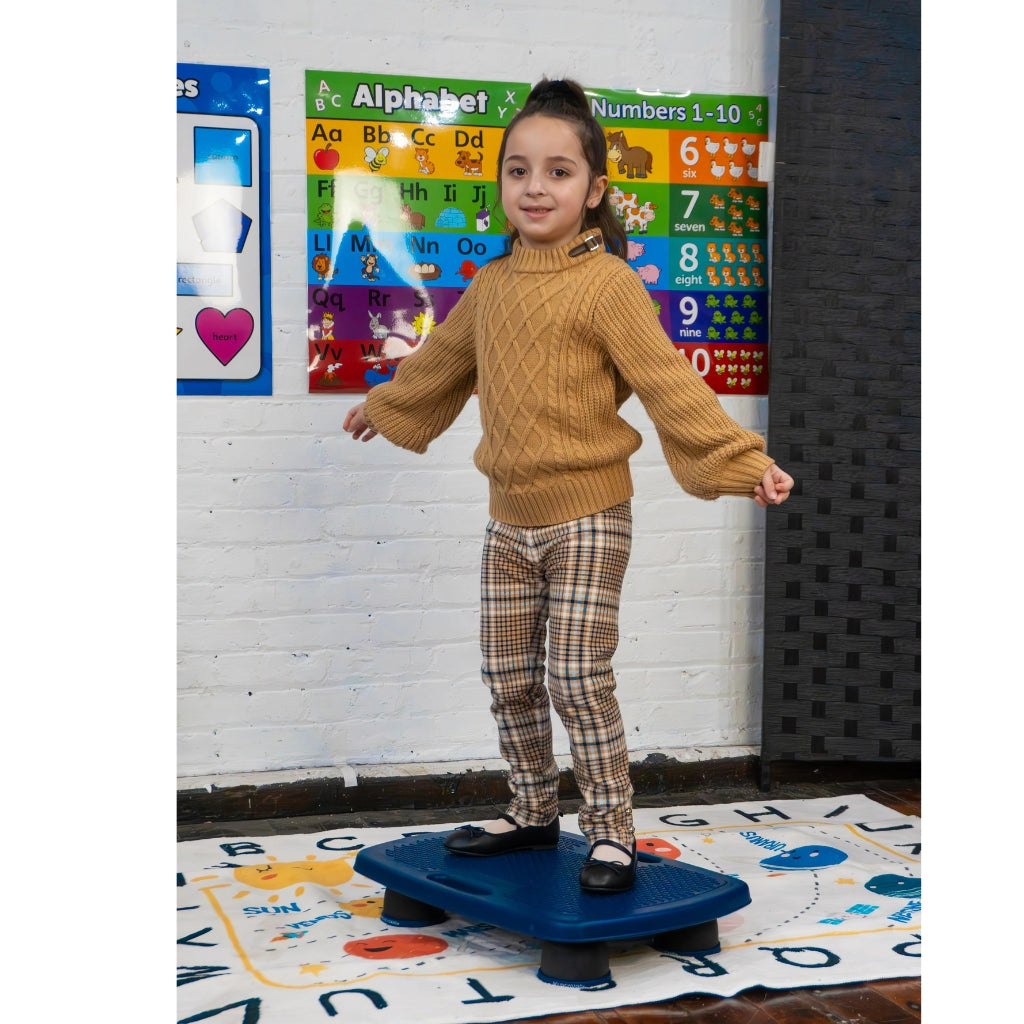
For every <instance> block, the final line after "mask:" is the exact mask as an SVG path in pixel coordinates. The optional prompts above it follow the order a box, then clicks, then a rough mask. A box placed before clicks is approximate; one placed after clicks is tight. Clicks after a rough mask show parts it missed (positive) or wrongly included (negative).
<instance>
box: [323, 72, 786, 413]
mask: <svg viewBox="0 0 1024 1024" xmlns="http://www.w3.org/2000/svg"><path fill="white" fill-rule="evenodd" d="M529 91H530V84H529V83H525V82H481V81H474V80H466V79H453V78H447V77H443V76H440V77H436V78H425V77H419V78H417V77H412V76H400V75H380V74H374V73H357V72H338V71H309V70H307V72H306V168H307V214H308V219H307V232H308V246H307V257H308V260H307V264H308V266H307V272H308V281H307V286H308V292H309V301H308V325H307V338H308V350H309V390H310V392H321V393H322V392H330V391H339V392H353V391H357V392H360V391H361V392H365V391H367V390H369V388H371V387H373V386H374V385H376V384H379V383H381V382H383V381H386V380H390V379H391V377H392V376H393V375H394V373H395V369H396V368H397V366H398V363H399V361H400V360H401V359H402V358H403V357H404V356H406V355H408V354H409V353H410V352H412V351H414V350H415V349H416V348H417V347H418V346H419V345H420V344H422V342H423V341H425V340H426V338H427V337H428V336H429V334H430V331H431V330H432V329H433V327H434V325H435V324H436V323H439V322H441V321H442V320H443V319H444V318H445V316H447V314H448V312H449V311H450V310H451V309H452V307H453V306H454V305H455V303H456V302H457V301H458V298H459V296H460V295H461V294H462V292H463V291H464V290H465V288H466V286H467V285H468V283H469V282H470V281H471V280H472V278H473V275H474V274H475V273H476V272H477V270H478V269H479V268H480V267H481V266H482V265H483V264H484V263H486V262H487V261H488V260H490V259H492V258H493V257H494V256H497V255H499V254H501V253H502V252H504V251H505V241H506V234H505V224H504V217H503V214H502V211H501V209H500V207H498V208H496V206H495V174H496V167H495V163H496V160H497V154H498V148H499V146H500V144H501V136H502V133H503V131H504V127H505V125H507V124H508V122H509V121H510V120H511V118H512V117H513V116H514V115H515V113H516V111H517V110H518V109H520V107H521V106H522V105H523V103H524V102H525V100H526V96H527V95H528V93H529ZM586 92H587V96H588V98H589V100H590V104H591V109H592V111H593V113H594V116H595V117H596V118H597V120H598V122H599V123H600V124H601V126H602V127H603V128H604V130H605V137H606V140H607V144H608V165H607V166H608V175H609V197H610V201H611V203H612V204H613V207H614V209H615V211H616V213H617V214H618V216H619V217H620V218H621V219H622V222H623V227H624V229H625V232H626V237H627V240H628V253H627V255H628V261H629V265H630V266H631V267H633V269H634V270H635V271H636V272H637V274H638V275H639V276H640V279H641V280H642V281H643V283H644V285H645V287H646V288H647V291H648V293H649V295H650V298H651V302H652V303H653V304H654V307H655V309H656V310H657V312H658V316H659V318H660V320H661V323H662V326H663V327H664V329H665V332H666V334H667V335H668V336H669V338H670V339H671V340H672V342H673V343H674V344H675V346H676V347H677V348H678V349H679V350H680V351H681V352H682V353H684V354H685V355H686V356H687V357H688V358H689V359H690V360H691V362H692V364H693V366H694V368H695V369H696V371H697V372H698V373H699V374H700V375H701V376H702V377H703V378H704V380H705V381H706V382H707V383H708V384H709V385H710V387H711V388H712V389H713V390H714V391H715V392H716V393H718V394H749V395H764V394H767V393H768V355H767V349H768V340H769V339H768V260H767V257H768V247H767V238H768V224H767V214H768V203H767V185H766V182H765V180H763V179H767V178H768V177H770V174H769V173H768V171H767V165H766V171H765V173H764V174H762V175H761V176H759V174H758V163H759V160H760V159H761V155H762V153H763V152H764V153H767V152H769V151H770V149H769V148H768V147H765V149H764V150H762V143H766V142H767V141H768V135H767V130H768V129H767V125H768V100H767V97H764V96H717V95H703V94H691V93H686V94H677V95H670V94H662V93H659V94H656V95H652V94H650V93H641V92H639V91H637V92H628V91H618V90H606V89H587V90H586Z"/></svg>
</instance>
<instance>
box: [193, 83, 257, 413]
mask: <svg viewBox="0 0 1024 1024" xmlns="http://www.w3.org/2000/svg"><path fill="white" fill-rule="evenodd" d="M177 97H178V116H177V122H178V259H177V295H178V324H177V344H178V394H179V395H269V394H271V375H272V366H271V359H270V338H271V322H270V256H269V253H270V203H269V195H270V154H269V149H270V75H269V72H268V71H267V70H265V69H263V68H242V67H225V66H220V65H214V64H179V65H178V85H177Z"/></svg>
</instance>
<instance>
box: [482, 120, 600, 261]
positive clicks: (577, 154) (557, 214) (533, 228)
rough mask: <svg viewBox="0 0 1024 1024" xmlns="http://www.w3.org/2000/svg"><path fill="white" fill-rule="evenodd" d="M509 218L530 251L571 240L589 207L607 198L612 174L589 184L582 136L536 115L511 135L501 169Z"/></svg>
mask: <svg viewBox="0 0 1024 1024" xmlns="http://www.w3.org/2000/svg"><path fill="white" fill-rule="evenodd" d="M501 178H502V180H501V200H502V206H503V207H504V209H505V216H506V217H507V218H508V221H509V223H511V224H512V226H513V227H514V228H515V229H516V230H517V231H518V232H519V237H520V240H521V241H522V244H523V246H524V247H526V248H527V249H553V248H557V247H559V246H561V245H565V244H566V243H567V242H571V241H572V240H573V239H574V238H575V237H576V236H577V235H578V234H579V233H580V231H581V229H582V227H583V217H584V214H585V213H586V209H587V207H588V206H594V205H596V204H597V203H599V202H601V201H602V200H603V198H604V192H605V189H606V188H607V187H608V176H607V175H600V176H598V177H596V178H594V179H593V181H591V177H590V168H589V166H588V165H587V160H586V157H585V156H584V154H583V147H582V146H581V145H580V140H579V136H578V135H577V134H576V132H575V130H574V129H573V127H572V126H571V125H570V124H569V123H568V122H566V121H563V120H561V119H560V118H556V117H546V116H544V115H542V114H537V115H534V116H532V117H527V118H524V119H523V120H522V121H520V122H519V123H518V124H517V125H516V126H515V127H514V128H513V129H512V131H511V132H509V135H508V139H507V142H506V146H505V158H504V161H503V163H502V167H501Z"/></svg>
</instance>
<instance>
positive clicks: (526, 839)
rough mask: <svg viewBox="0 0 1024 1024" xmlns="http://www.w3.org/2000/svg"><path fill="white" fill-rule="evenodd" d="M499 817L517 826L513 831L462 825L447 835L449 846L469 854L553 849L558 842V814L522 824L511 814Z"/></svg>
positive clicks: (446, 847)
mask: <svg viewBox="0 0 1024 1024" xmlns="http://www.w3.org/2000/svg"><path fill="white" fill-rule="evenodd" d="M498 817H499V818H504V820H505V821H508V822H511V824H513V825H515V826H516V827H515V828H514V829H512V830H511V831H509V832H488V831H487V830H486V829H482V828H480V826H479V825H462V826H460V827H459V828H457V829H455V831H454V832H452V833H451V834H450V835H449V836H448V838H447V839H445V841H444V845H445V849H447V850H450V851H451V852H452V853H461V854H464V855H465V856H467V857H494V856H496V855H497V854H499V853H511V852H512V851H513V850H553V849H555V847H556V846H558V831H559V827H558V816H557V815H556V816H555V820H554V821H552V822H551V823H550V824H548V825H520V824H518V823H517V822H516V821H515V820H514V819H513V818H510V817H509V816H508V815H507V814H499V815H498Z"/></svg>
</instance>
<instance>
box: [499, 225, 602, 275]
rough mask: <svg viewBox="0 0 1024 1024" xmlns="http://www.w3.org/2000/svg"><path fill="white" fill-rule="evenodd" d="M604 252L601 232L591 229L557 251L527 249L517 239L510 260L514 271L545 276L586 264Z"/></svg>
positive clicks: (582, 232)
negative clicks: (553, 271) (554, 271)
mask: <svg viewBox="0 0 1024 1024" xmlns="http://www.w3.org/2000/svg"><path fill="white" fill-rule="evenodd" d="M604 251H605V247H604V238H603V237H602V235H601V232H600V231H599V230H598V229H597V228H589V229H587V230H586V231H581V232H580V233H579V234H578V235H577V236H576V237H575V238H574V239H573V240H572V241H571V242H569V243H567V244H566V245H563V246H559V247H558V248H557V249H527V248H525V247H524V246H523V244H522V242H520V241H519V240H518V239H517V240H516V242H515V244H514V245H513V246H512V253H511V256H510V259H511V260H512V269H513V270H517V271H519V272H521V273H526V274H544V273H550V272H551V271H552V270H566V269H568V268H569V267H574V266H577V265H578V264H580V263H585V262H586V261H587V260H590V259H593V258H594V256H595V255H596V254H597V253H602V252H604Z"/></svg>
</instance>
